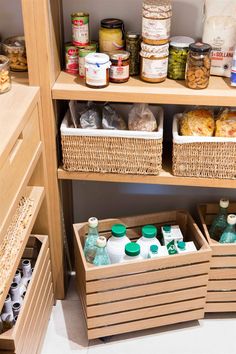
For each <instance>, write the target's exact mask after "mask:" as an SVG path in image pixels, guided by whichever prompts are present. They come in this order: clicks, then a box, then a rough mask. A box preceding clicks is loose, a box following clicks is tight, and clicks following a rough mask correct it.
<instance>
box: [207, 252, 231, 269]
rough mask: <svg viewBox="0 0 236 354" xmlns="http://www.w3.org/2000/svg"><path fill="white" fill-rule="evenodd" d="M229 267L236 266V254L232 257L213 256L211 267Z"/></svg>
mask: <svg viewBox="0 0 236 354" xmlns="http://www.w3.org/2000/svg"><path fill="white" fill-rule="evenodd" d="M217 267H219V268H228V267H235V268H236V254H235V255H234V256H231V257H226V256H222V257H212V258H211V268H217Z"/></svg>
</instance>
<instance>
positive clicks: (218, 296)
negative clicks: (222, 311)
mask: <svg viewBox="0 0 236 354" xmlns="http://www.w3.org/2000/svg"><path fill="white" fill-rule="evenodd" d="M208 301H209V302H213V301H216V302H217V301H221V302H222V301H224V302H227V301H235V302H236V291H219V292H217V291H208V292H207V302H208Z"/></svg>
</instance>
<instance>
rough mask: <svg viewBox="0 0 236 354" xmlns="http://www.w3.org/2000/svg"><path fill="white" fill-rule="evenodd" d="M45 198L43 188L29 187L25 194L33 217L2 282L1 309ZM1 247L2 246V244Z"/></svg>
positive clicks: (0, 291)
mask: <svg viewBox="0 0 236 354" xmlns="http://www.w3.org/2000/svg"><path fill="white" fill-rule="evenodd" d="M44 196H45V190H44V188H43V187H27V188H26V192H25V193H24V197H25V198H30V199H31V200H32V201H33V205H32V209H31V212H30V214H31V215H30V217H29V220H28V222H27V224H26V225H25V228H24V231H23V235H22V242H21V243H20V247H19V249H18V250H17V251H16V252H17V254H16V255H15V257H14V261H13V262H12V263H11V266H10V269H7V277H6V279H1V282H0V308H2V306H3V304H4V301H5V298H6V296H7V293H8V291H9V288H10V285H11V282H12V279H13V277H14V274H15V272H16V269H17V267H18V264H19V262H20V259H21V257H22V254H23V251H24V249H25V246H26V244H27V241H28V239H29V236H30V233H31V231H32V228H33V225H34V223H35V220H36V218H37V215H38V212H39V210H40V207H41V205H42V202H43V199H44ZM0 246H1V244H0ZM0 250H1V248H0ZM5 251H6V250H5ZM1 258H2V259H4V252H3V253H1ZM1 258H0V259H1ZM1 267H2V265H1ZM1 267H0V269H1ZM2 269H3V268H2Z"/></svg>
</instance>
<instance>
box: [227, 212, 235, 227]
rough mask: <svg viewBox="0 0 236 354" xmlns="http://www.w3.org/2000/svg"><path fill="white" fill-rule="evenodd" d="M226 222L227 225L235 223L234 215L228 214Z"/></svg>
mask: <svg viewBox="0 0 236 354" xmlns="http://www.w3.org/2000/svg"><path fill="white" fill-rule="evenodd" d="M227 223H228V224H229V225H235V224H236V215H234V214H229V215H228V217H227Z"/></svg>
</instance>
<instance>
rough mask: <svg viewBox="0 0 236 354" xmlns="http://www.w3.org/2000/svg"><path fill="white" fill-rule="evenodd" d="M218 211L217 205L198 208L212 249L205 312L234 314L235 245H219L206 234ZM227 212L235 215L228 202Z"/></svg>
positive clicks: (235, 209) (201, 205) (235, 300)
mask: <svg viewBox="0 0 236 354" xmlns="http://www.w3.org/2000/svg"><path fill="white" fill-rule="evenodd" d="M218 211H219V204H217V203H206V204H200V205H199V206H198V213H199V216H200V220H201V226H202V229H203V232H204V234H205V237H206V240H207V241H208V243H209V245H210V247H211V249H212V258H211V261H210V273H209V281H208V287H207V302H206V309H205V311H206V312H236V244H232V243H231V244H230V243H229V244H221V243H219V242H217V241H215V240H213V239H212V238H211V237H210V235H209V232H208V228H209V226H210V225H211V223H212V221H213V219H214V218H215V216H216V214H217V213H218ZM228 212H229V213H233V214H236V203H231V202H230V205H229V208H228Z"/></svg>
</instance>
